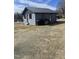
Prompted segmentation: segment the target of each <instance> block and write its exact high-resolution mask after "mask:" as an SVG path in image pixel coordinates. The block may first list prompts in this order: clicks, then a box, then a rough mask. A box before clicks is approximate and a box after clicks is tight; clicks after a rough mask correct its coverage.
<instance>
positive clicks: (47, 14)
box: [22, 7, 57, 25]
mask: <svg viewBox="0 0 79 59" xmlns="http://www.w3.org/2000/svg"><path fill="white" fill-rule="evenodd" d="M56 14H57V12H56V11H53V10H50V9H46V8H35V7H27V8H25V9H24V10H23V12H22V15H23V22H24V24H26V25H44V24H53V23H54V22H56Z"/></svg>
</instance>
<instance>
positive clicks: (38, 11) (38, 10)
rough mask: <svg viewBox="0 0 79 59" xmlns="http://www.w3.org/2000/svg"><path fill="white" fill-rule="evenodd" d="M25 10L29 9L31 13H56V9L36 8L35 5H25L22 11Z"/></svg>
mask: <svg viewBox="0 0 79 59" xmlns="http://www.w3.org/2000/svg"><path fill="white" fill-rule="evenodd" d="M25 10H26V11H31V12H33V13H56V11H53V10H51V9H46V8H36V7H26V8H25V9H24V12H25Z"/></svg>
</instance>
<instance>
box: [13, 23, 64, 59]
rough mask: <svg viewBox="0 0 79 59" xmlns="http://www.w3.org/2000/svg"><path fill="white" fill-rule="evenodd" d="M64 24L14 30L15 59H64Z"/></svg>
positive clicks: (21, 25)
mask: <svg viewBox="0 0 79 59" xmlns="http://www.w3.org/2000/svg"><path fill="white" fill-rule="evenodd" d="M64 27H65V26H64V23H62V24H57V25H52V26H48V25H46V26H25V25H23V24H16V23H15V28H14V30H15V31H14V38H15V39H14V42H15V43H14V52H15V54H14V56H15V59H64V57H65V56H64V44H65V39H64V34H65V33H64V30H65V29H64Z"/></svg>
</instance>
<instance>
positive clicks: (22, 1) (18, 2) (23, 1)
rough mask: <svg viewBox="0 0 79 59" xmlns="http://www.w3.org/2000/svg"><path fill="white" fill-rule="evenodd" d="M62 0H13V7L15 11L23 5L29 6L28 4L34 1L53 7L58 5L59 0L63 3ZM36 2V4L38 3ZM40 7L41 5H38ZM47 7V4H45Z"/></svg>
mask: <svg viewBox="0 0 79 59" xmlns="http://www.w3.org/2000/svg"><path fill="white" fill-rule="evenodd" d="M63 1H64V0H14V9H15V11H20V10H22V9H23V8H24V7H26V6H29V5H30V4H31V5H33V3H32V2H34V4H35V3H38V4H45V6H46V5H49V6H51V7H50V8H52V7H55V8H57V7H58V5H59V2H61V4H62V3H63ZM38 4H36V6H37V5H38ZM38 6H39V5H38ZM40 7H43V6H41V5H40ZM47 7H48V6H47Z"/></svg>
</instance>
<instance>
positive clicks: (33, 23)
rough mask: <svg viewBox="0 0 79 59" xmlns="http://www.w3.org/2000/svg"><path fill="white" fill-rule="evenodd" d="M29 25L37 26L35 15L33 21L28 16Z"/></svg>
mask: <svg viewBox="0 0 79 59" xmlns="http://www.w3.org/2000/svg"><path fill="white" fill-rule="evenodd" d="M28 21H29V25H36V23H35V14H32V19H30V18H29V16H28Z"/></svg>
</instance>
